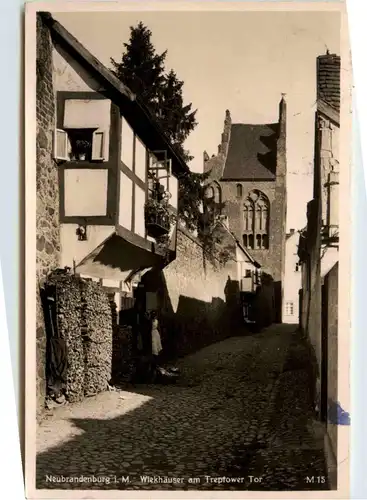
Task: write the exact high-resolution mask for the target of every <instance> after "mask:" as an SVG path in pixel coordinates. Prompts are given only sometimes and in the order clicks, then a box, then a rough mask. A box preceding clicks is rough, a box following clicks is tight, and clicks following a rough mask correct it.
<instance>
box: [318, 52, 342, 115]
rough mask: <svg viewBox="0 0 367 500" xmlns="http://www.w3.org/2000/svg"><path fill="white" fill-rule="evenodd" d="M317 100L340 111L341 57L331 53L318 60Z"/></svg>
mask: <svg viewBox="0 0 367 500" xmlns="http://www.w3.org/2000/svg"><path fill="white" fill-rule="evenodd" d="M317 99H320V100H322V101H324V102H325V103H326V104H328V105H329V106H331V107H332V108H334V109H335V110H337V111H340V56H338V55H336V54H330V53H329V51H327V52H326V54H325V55H322V56H319V57H318V58H317Z"/></svg>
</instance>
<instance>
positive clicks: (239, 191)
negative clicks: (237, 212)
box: [237, 184, 242, 198]
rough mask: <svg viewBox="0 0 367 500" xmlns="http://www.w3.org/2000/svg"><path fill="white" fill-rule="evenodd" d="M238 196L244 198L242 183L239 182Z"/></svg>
mask: <svg viewBox="0 0 367 500" xmlns="http://www.w3.org/2000/svg"><path fill="white" fill-rule="evenodd" d="M237 198H242V184H237Z"/></svg>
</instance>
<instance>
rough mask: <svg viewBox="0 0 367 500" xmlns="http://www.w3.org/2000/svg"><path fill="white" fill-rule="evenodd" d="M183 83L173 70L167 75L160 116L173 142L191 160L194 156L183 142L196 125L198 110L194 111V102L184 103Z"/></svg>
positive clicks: (163, 88) (160, 105)
mask: <svg viewBox="0 0 367 500" xmlns="http://www.w3.org/2000/svg"><path fill="white" fill-rule="evenodd" d="M183 84H184V82H183V81H182V80H179V79H178V78H177V75H176V73H175V72H174V71H173V70H171V71H170V72H169V73H168V75H166V77H165V79H164V82H163V85H162V89H161V90H162V93H161V96H160V98H161V101H160V103H159V110H158V116H159V121H160V123H161V125H162V126H163V127H164V130H165V131H166V133H167V135H168V137H169V138H170V139H171V141H172V144H173V145H174V146H175V147H176V149H177V150H178V152H179V153H180V154H182V155H183V156H184V157H185V159H186V161H189V160H191V159H192V157H191V156H190V154H189V152H188V151H185V150H184V148H183V144H184V142H185V140H186V139H187V137H188V136H189V135H190V132H191V131H192V130H194V128H195V127H196V125H197V122H196V119H195V115H196V110H195V111H192V109H191V108H192V104H191V103H190V104H187V105H184V102H183V95H182V89H183Z"/></svg>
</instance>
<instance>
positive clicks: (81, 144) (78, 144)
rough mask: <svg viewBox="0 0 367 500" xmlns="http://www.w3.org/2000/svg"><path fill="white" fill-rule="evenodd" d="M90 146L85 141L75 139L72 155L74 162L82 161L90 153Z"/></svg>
mask: <svg viewBox="0 0 367 500" xmlns="http://www.w3.org/2000/svg"><path fill="white" fill-rule="evenodd" d="M91 147H92V144H91V142H90V141H88V140H86V139H77V140H76V141H75V147H74V154H75V159H76V160H81V161H84V160H85V159H86V157H87V155H88V153H89V152H90V150H91Z"/></svg>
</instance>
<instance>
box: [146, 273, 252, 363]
mask: <svg viewBox="0 0 367 500" xmlns="http://www.w3.org/2000/svg"><path fill="white" fill-rule="evenodd" d="M143 281H144V285H145V289H146V291H152V292H154V291H156V292H157V298H158V310H159V315H160V318H159V320H160V327H161V335H162V343H163V346H164V351H165V355H166V357H167V359H174V358H176V357H179V356H183V355H185V354H189V353H191V352H194V351H196V350H198V349H201V348H202V347H205V346H207V345H209V344H211V343H213V342H218V341H220V340H223V339H225V338H227V337H229V336H233V335H236V334H243V333H244V332H245V327H244V324H243V320H242V316H241V307H240V300H239V283H238V282H237V281H235V280H231V278H230V277H229V276H228V278H227V282H226V283H225V287H224V294H225V300H222V299H221V298H219V297H213V298H212V300H211V302H205V301H203V300H199V299H195V298H192V297H187V296H185V295H180V296H179V300H178V306H177V310H176V312H175V311H174V309H173V307H172V302H171V299H170V296H169V291H168V287H167V283H166V279H165V276H164V274H163V272H162V271H151V272H150V273H147V274H146V275H145V276H144V278H143Z"/></svg>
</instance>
